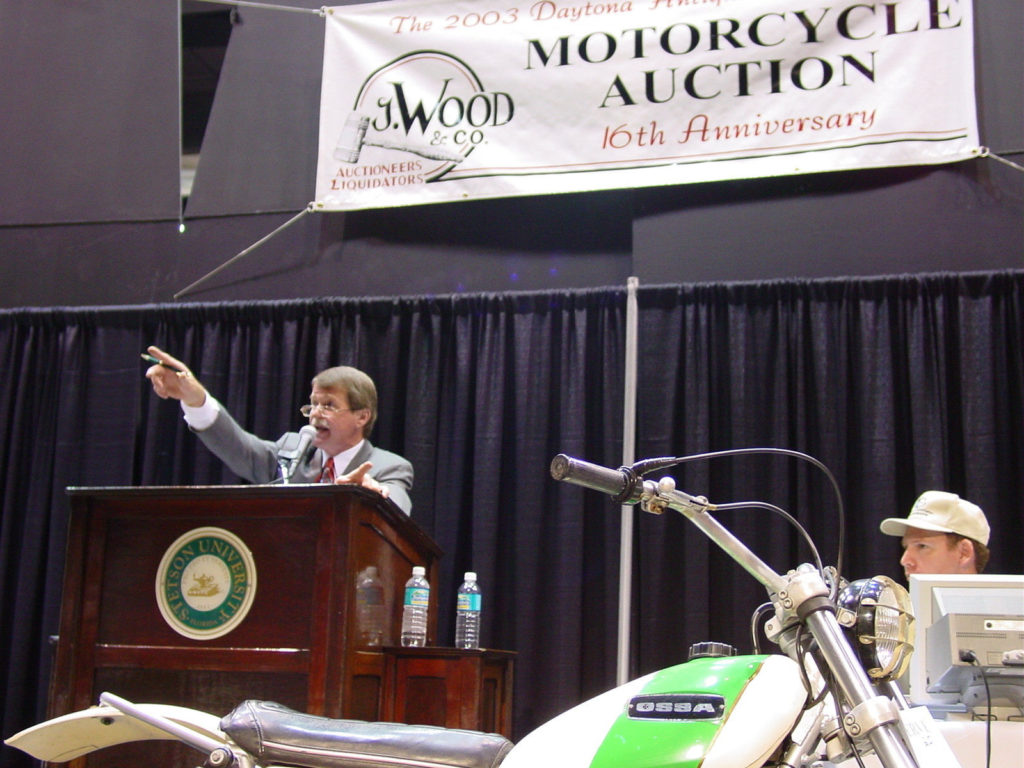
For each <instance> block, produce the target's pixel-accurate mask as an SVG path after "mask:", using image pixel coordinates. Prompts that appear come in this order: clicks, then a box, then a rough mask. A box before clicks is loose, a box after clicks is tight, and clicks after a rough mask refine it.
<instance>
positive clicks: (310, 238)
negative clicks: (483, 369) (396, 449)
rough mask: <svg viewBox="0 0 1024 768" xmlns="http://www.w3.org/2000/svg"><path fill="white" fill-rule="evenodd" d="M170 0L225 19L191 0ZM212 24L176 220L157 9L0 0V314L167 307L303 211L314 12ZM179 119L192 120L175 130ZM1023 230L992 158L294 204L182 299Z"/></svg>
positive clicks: (167, 7)
mask: <svg viewBox="0 0 1024 768" xmlns="http://www.w3.org/2000/svg"><path fill="white" fill-rule="evenodd" d="M291 1H292V4H294V5H296V6H300V5H302V6H310V7H314V6H318V5H319V4H318V3H316V2H314V1H313V0H291ZM966 1H967V0H959V2H966ZM901 2H905V3H914V2H925V0H901ZM186 8H187V10H189V11H192V12H193V13H212V12H217V13H220V14H223V13H224V11H223V9H222V7H220V6H213V5H209V4H206V3H192V4H190V5H188V4H187V5H186ZM209 9H213V10H209ZM975 17H976V19H975V21H976V29H977V40H976V50H977V57H976V58H977V93H978V108H979V119H980V125H981V136H982V142H983V143H984V144H985V145H986V146H988V147H989V148H991V150H992V151H993V152H996V153H998V154H1000V155H1003V156H1006V157H1008V158H1010V159H1012V160H1015V161H1016V162H1018V163H1020V162H1024V156H1022V155H1021V154H1020V152H1021V150H1022V149H1024V63H1022V60H1021V57H1020V55H1019V51H1020V50H1021V48H1022V46H1024V4H1022V3H1020V1H1019V0H986V2H984V3H977V4H976V7H975ZM230 18H231V27H230V35H229V37H230V42H229V43H228V45H227V49H226V52H225V51H224V50H223V49H222V50H221V58H222V59H223V64H222V65H221V63H220V59H217V67H218V68H219V69H220V72H219V75H220V77H219V85H218V87H217V91H216V96H215V98H214V99H213V102H212V110H210V113H209V114H210V117H209V124H208V126H207V128H206V133H205V139H204V141H203V143H202V153H201V161H200V164H199V168H198V170H197V173H196V178H195V184H194V187H193V191H192V195H191V197H190V198H189V200H188V201H187V207H186V208H185V223H186V227H185V232H184V233H179V231H178V223H179V221H178V220H179V197H178V183H179V182H178V179H179V177H178V160H177V151H178V143H177V135H178V127H177V126H178V122H177V121H178V117H177V115H178V88H177V68H178V64H177V49H178V47H177V22H178V20H177V17H176V14H175V11H174V3H168V2H165V0H139V2H136V3H131V4H129V5H127V6H126V5H125V4H124V3H122V2H119V0H97V1H96V2H89V3H67V2H65V1H64V0H39V1H38V2H35V3H32V4H23V3H17V4H15V3H5V4H3V6H0V61H2V63H3V73H4V86H3V88H0V114H3V116H4V118H3V121H2V125H0V131H2V134H0V136H2V146H3V157H4V160H3V164H4V173H3V175H2V178H0V200H3V204H2V205H0V268H2V270H3V274H4V280H3V281H2V282H0V306H5V307H17V306H53V305H115V304H133V303H145V302H154V301H155V302H160V301H170V300H173V298H174V296H175V294H177V293H179V292H180V291H182V290H183V289H184V288H186V286H189V285H191V284H192V283H193V282H194V281H196V280H198V279H200V278H201V277H203V276H204V275H206V274H207V273H208V272H210V271H211V270H214V269H215V268H217V267H218V266H219V265H221V264H223V263H224V262H225V261H227V260H228V259H230V258H232V257H233V256H235V255H236V254H238V253H239V252H241V251H243V250H244V249H246V248H248V247H249V246H251V245H253V244H254V243H256V242H257V241H259V240H260V239H261V238H263V237H264V236H266V235H268V234H269V233H271V232H273V231H274V230H275V229H276V228H277V227H279V226H280V225H282V224H284V223H285V222H288V221H289V220H290V219H291V218H292V217H293V216H295V215H296V214H297V213H298V212H300V211H302V210H303V209H304V208H305V206H306V204H307V203H308V202H309V200H310V198H311V197H312V190H313V180H314V173H315V152H314V149H315V142H316V131H317V118H318V115H317V110H318V106H317V105H318V101H319V80H320V76H319V69H320V65H321V49H322V41H321V37H322V28H323V25H322V22H321V21H320V19H319V18H318V17H317V16H316V15H314V14H312V13H307V12H302V13H293V12H285V11H280V10H267V9H257V8H249V7H245V8H240V9H236V10H234V11H232V12H231V17H230ZM191 26H193V25H190V27H191ZM207 44H208V45H213V44H215V43H207ZM215 58H216V57H215ZM187 61H191V59H187ZM927 76H928V73H925V72H922V73H921V77H922V78H926V77H927ZM186 132H187V133H188V135H189V136H190V137H191V136H192V135H193V126H191V124H189V125H188V126H187V131H186ZM1022 246H1024V173H1021V172H1020V171H1018V170H1016V169H1014V168H1012V167H1009V166H1007V165H1005V164H1003V163H1000V162H998V161H997V160H995V159H993V158H991V157H989V158H979V159H977V160H972V161H967V162H963V163H958V164H955V165H949V166H942V167H920V168H897V169H881V170H869V171H857V172H841V173H829V174H817V175H813V176H794V177H782V178H775V179H760V180H742V181H732V182H721V183H713V184H700V185H685V184H684V185H680V186H675V187H660V188H651V189H639V190H623V191H616V192H604V193H588V194H576V195H557V196H554V195H553V196H538V197H531V198H518V199H508V200H496V201H482V202H474V203H457V204H455V203H453V204H446V205H434V206H421V207H412V208H403V209H393V210H383V211H366V212H358V213H350V214H309V215H306V216H302V217H300V219H299V220H298V221H297V222H295V223H294V224H292V225H290V226H288V227H287V228H286V229H284V230H283V231H282V232H281V233H279V234H277V235H275V236H274V237H272V238H270V239H269V240H268V241H267V242H265V243H263V244H262V245H260V246H259V247H257V248H255V249H254V250H253V251H252V252H251V253H249V254H247V255H246V256H245V257H244V258H241V259H239V260H238V261H237V262H235V263H234V264H232V265H230V266H229V267H228V268H226V269H224V270H223V271H221V272H220V273H218V274H217V275H215V276H214V277H212V278H211V279H209V280H207V281H205V282H203V283H202V284H201V285H199V286H198V287H196V288H195V289H193V290H191V291H189V292H188V293H187V294H186V296H187V298H189V299H191V300H202V301H219V300H225V299H268V298H292V297H310V296H324V295H339V296H364V295H366V296H378V295H395V294H423V293H428V294H429V293H457V292H463V291H467V292H472V291H503V290H509V289H515V290H533V289H555V288H578V287H589V286H600V285H615V284H622V283H623V282H624V281H625V279H626V277H627V276H629V275H636V276H638V277H639V278H640V280H641V283H647V284H649V283H661V282H704V281H709V282H719V281H733V280H759V279H774V278H783V277H824V276H843V275H876V274H893V273H914V272H934V271H943V270H949V271H970V270H979V269H1002V268H1007V267H1009V268H1014V267H1019V266H1021V265H1022V264H1024V256H1022V251H1024V247H1022Z"/></svg>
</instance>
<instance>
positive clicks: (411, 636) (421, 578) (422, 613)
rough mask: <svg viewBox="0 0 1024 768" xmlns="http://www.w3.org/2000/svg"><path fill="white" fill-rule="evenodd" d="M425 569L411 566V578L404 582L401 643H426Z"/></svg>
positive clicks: (427, 586) (427, 591)
mask: <svg viewBox="0 0 1024 768" xmlns="http://www.w3.org/2000/svg"><path fill="white" fill-rule="evenodd" d="M426 574H427V569H426V568H424V567H423V566H422V565H416V566H413V569H412V578H410V579H409V580H408V581H407V582H405V601H404V603H403V606H402V645H405V646H411V647H414V648H422V647H423V646H424V645H426V644H427V610H428V609H429V607H430V584H428V583H427V579H426Z"/></svg>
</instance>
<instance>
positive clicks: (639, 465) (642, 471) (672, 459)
mask: <svg viewBox="0 0 1024 768" xmlns="http://www.w3.org/2000/svg"><path fill="white" fill-rule="evenodd" d="M758 453H768V454H777V455H780V456H790V457H792V458H795V459H800V460H802V461H806V462H809V463H810V464H812V465H813V466H815V467H817V468H818V469H820V470H821V471H822V472H823V473H824V474H825V477H827V478H828V480H829V483H830V484H831V485H832V490H833V491H834V492H835V496H836V505H837V508H838V509H837V511H838V515H839V540H838V543H837V549H838V552H837V553H836V571H837V572H838V573H840V574H841V573H842V572H843V552H844V551H845V549H846V510H845V508H844V507H843V495H842V493H841V492H840V490H839V483H838V482H836V479H835V476H834V475H833V474H832V472H831V470H830V469H829V468H828V467H826V466H825V465H824V464H823V463H822V462H821V461H819V460H818V459H816V458H814V457H813V456H811V455H810V454H806V453H803V452H801V451H794V450H791V449H789V448H729V449H727V450H723V451H709V452H707V453H695V454H692V455H690V456H662V457H660V458H654V459H643V460H642V461H638V462H636V463H635V464H633V466H632V467H631V469H632V470H633V471H635V472H636V473H637V474H639V475H641V476H642V475H646V474H647V473H649V472H655V471H657V470H659V469H668V468H669V467H674V466H676V465H678V464H683V463H685V462H689V461H698V460H703V459H714V458H719V457H721V456H742V455H749V454H758ZM716 506H717V508H718V509H724V508H726V507H727V506H728V505H724V504H718V505H716ZM775 510H777V511H780V512H782V513H783V514H784V515H786V516H787V518H788V519H789V520H790V521H791V522H793V523H794V524H795V525H796V526H797V528H798V530H800V532H801V533H802V534H803V536H804V538H805V540H806V541H807V542H808V543H809V544H810V546H811V551H812V553H813V554H814V556H815V558H816V561H817V566H818V570H819V571H822V573H824V569H823V568H822V567H821V559H820V557H819V556H818V552H817V549H816V548H815V547H814V544H813V543H812V542H811V540H810V537H809V536H808V534H807V532H806V531H805V530H804V529H803V527H802V526H801V525H800V524H799V523H798V522H797V521H796V519H795V518H794V517H793V516H792V515H790V514H789V513H788V512H785V511H783V510H781V509H780V508H778V507H776V508H775ZM826 581H827V580H826ZM838 589H839V585H838V581H837V582H836V583H834V584H832V585H831V588H830V590H829V591H830V597H832V598H833V599H834V598H835V597H836V595H837V594H838Z"/></svg>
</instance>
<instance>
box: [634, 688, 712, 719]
mask: <svg viewBox="0 0 1024 768" xmlns="http://www.w3.org/2000/svg"><path fill="white" fill-rule="evenodd" d="M724 712H725V698H724V697H723V696H719V695H718V694H713V693H661V694H647V695H643V696H634V697H633V698H632V699H630V701H629V709H628V713H629V717H631V718H633V719H640V720H717V719H718V718H720V717H721V716H722V714H723V713H724Z"/></svg>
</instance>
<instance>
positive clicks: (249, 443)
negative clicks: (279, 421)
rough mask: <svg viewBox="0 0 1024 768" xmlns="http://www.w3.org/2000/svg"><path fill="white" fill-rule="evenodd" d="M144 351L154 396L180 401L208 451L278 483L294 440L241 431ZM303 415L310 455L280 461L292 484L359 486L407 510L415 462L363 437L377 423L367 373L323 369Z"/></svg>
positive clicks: (185, 379)
mask: <svg viewBox="0 0 1024 768" xmlns="http://www.w3.org/2000/svg"><path fill="white" fill-rule="evenodd" d="M148 352H149V354H150V355H151V356H152V359H155V360H156V361H157V362H156V363H155V364H154V365H153V366H151V367H150V368H149V370H147V371H146V378H147V379H149V381H150V383H151V384H152V385H153V391H154V392H156V394H157V395H159V396H160V397H162V398H165V399H166V398H172V399H175V400H179V401H180V402H181V409H182V411H183V412H184V414H185V421H186V422H188V425H189V427H190V428H191V429H192V430H193V431H194V432H195V433H196V434H197V435H199V439H200V440H202V441H203V444H204V445H206V447H207V448H209V449H210V450H211V451H213V453H214V454H216V455H217V457H218V458H220V459H221V460H222V461H223V462H224V463H225V464H227V465H228V466H229V467H230V468H231V470H232V471H233V472H235V473H236V474H237V475H239V476H240V477H244V478H246V479H247V480H249V481H251V482H254V483H270V482H274V481H275V480H279V479H280V478H281V472H282V458H283V455H284V456H287V454H288V452H289V451H290V452H292V453H294V452H295V449H296V447H297V446H299V445H300V440H299V435H297V434H296V433H295V432H288V433H286V434H284V435H282V436H281V437H280V438H279V439H278V440H277V441H276V442H275V441H271V440H263V439H261V438H259V437H257V436H256V435H253V434H252V433H250V432H246V431H245V430H244V429H242V428H241V427H240V426H239V425H238V423H237V422H236V421H235V420H234V419H233V418H232V417H231V414H229V413H228V412H227V410H226V409H225V408H224V406H222V405H221V404H220V403H219V402H218V401H217V400H216V398H214V397H213V396H212V395H210V394H209V393H208V392H207V391H206V388H205V387H204V386H203V385H202V384H201V383H200V382H199V380H198V379H196V377H195V376H194V375H193V374H192V372H191V371H190V370H189V368H188V366H187V365H185V364H184V363H183V362H181V361H180V360H178V359H176V358H174V357H172V356H171V355H169V354H167V353H166V352H164V351H163V350H161V349H159V348H158V347H149V349H148ZM300 410H301V411H302V414H303V416H306V417H307V418H309V424H310V426H311V427H312V428H313V429H314V430H315V432H316V434H315V436H313V437H312V441H311V448H312V450H306V451H305V453H304V454H303V455H301V456H298V457H297V461H295V462H288V461H285V465H293V466H294V472H293V474H292V475H291V478H290V482H300V483H317V482H332V481H333V482H335V483H357V484H359V485H362V486H363V487H364V488H370V489H371V490H374V491H376V492H378V493H380V494H381V495H383V496H386V497H387V498H389V499H391V500H392V501H394V502H395V503H396V504H397V505H398V506H399V507H400V508H401V509H402V510H403V511H404V512H405V513H406V514H409V513H410V512H411V510H412V501H411V500H410V498H409V491H410V490H411V489H412V478H413V470H412V464H410V463H409V462H408V461H407V460H406V459H404V458H402V457H401V456H399V455H398V454H396V453H391V452H390V451H385V450H383V449H381V448H377V447H375V446H374V445H372V444H371V443H370V441H369V440H367V436H368V435H369V434H370V431H371V430H372V429H373V424H374V422H375V421H376V420H377V388H376V387H375V386H374V384H373V380H372V379H371V378H370V377H369V376H367V375H366V374H365V373H363V372H362V371H360V370H358V369H356V368H351V367H349V366H337V367H335V368H328V369H327V370H325V371H321V372H320V373H318V374H317V375H316V376H314V377H313V391H312V392H311V393H310V396H309V404H308V405H305V406H303V407H302V408H301V409H300ZM304 429H305V428H304ZM332 478H333V480H332Z"/></svg>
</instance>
